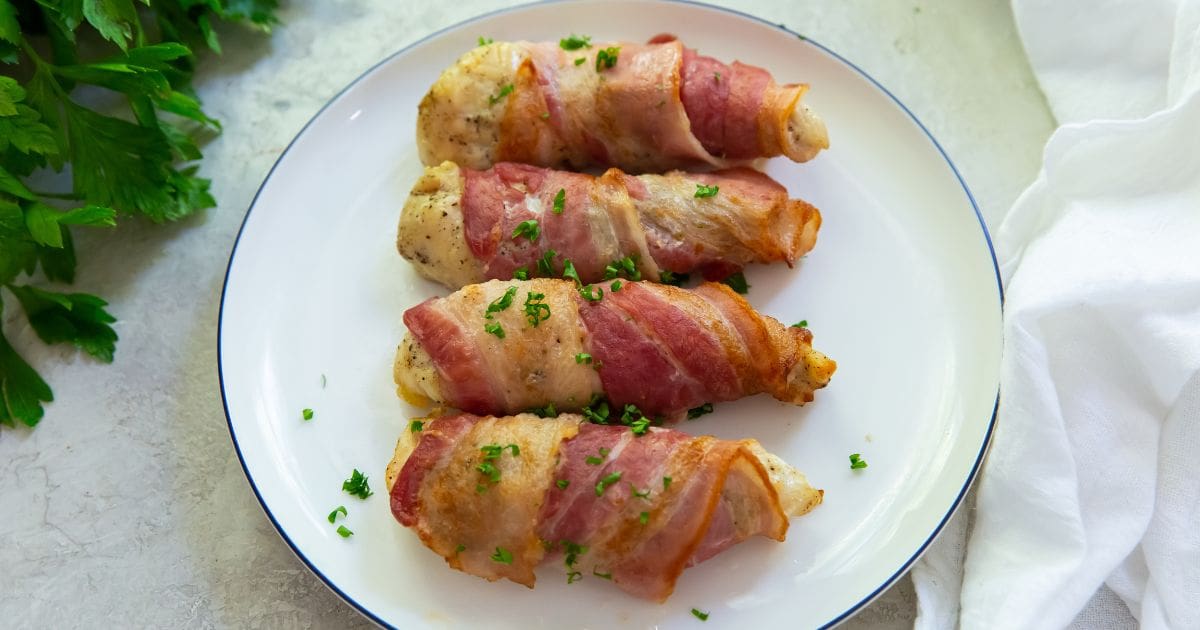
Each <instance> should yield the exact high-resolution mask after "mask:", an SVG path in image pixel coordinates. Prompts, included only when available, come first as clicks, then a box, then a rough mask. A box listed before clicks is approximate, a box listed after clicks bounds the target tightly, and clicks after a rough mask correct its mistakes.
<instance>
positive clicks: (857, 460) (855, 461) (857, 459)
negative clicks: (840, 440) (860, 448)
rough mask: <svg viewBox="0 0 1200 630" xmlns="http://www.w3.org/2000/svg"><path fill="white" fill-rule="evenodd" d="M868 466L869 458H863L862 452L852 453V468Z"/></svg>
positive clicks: (859, 468) (858, 468)
mask: <svg viewBox="0 0 1200 630" xmlns="http://www.w3.org/2000/svg"><path fill="white" fill-rule="evenodd" d="M866 467H867V460H865V459H863V458H862V454H861V453H853V454H851V455H850V470H861V469H863V468H866Z"/></svg>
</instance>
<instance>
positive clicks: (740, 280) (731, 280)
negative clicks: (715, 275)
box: [721, 271, 750, 295]
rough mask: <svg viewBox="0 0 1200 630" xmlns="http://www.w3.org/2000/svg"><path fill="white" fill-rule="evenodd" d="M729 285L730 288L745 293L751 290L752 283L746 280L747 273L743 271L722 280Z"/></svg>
mask: <svg viewBox="0 0 1200 630" xmlns="http://www.w3.org/2000/svg"><path fill="white" fill-rule="evenodd" d="M721 282H722V283H724V284H726V285H728V286H729V288H730V289H733V290H734V291H736V292H738V293H741V294H742V295H745V294H747V293H749V292H750V285H749V283H747V282H746V275H745V274H743V273H742V272H740V271H739V272H737V273H735V274H733V275H732V276H729V277H728V278H725V279H724V280H722V281H721Z"/></svg>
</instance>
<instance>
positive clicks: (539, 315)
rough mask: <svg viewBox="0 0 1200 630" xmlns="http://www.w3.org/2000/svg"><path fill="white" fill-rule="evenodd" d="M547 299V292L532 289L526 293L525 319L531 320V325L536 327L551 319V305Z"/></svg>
mask: <svg viewBox="0 0 1200 630" xmlns="http://www.w3.org/2000/svg"><path fill="white" fill-rule="evenodd" d="M545 299H546V294H545V293H534V292H533V291H530V292H529V293H527V294H526V295H525V319H527V320H529V325H530V326H533V327H534V328H537V326H538V324H540V323H542V322H543V321H545V320H547V319H550V305H549V304H546V303H545V302H544V300H545Z"/></svg>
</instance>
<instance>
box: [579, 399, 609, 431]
mask: <svg viewBox="0 0 1200 630" xmlns="http://www.w3.org/2000/svg"><path fill="white" fill-rule="evenodd" d="M579 413H581V414H583V417H584V418H587V419H588V420H589V421H591V422H594V423H596V424H608V414H609V410H608V400H606V399H605V398H604V396H603V395H601V394H592V399H591V401H589V402H588V405H587V406H586V407H584V408H583V410H582V411H580V412H579Z"/></svg>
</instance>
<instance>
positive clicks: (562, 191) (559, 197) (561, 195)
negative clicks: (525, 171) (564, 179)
mask: <svg viewBox="0 0 1200 630" xmlns="http://www.w3.org/2000/svg"><path fill="white" fill-rule="evenodd" d="M566 207H567V189H566V188H559V189H558V193H557V194H555V195H554V208H553V209H551V212H553V213H554V214H562V213H563V209H564V208H566Z"/></svg>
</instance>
